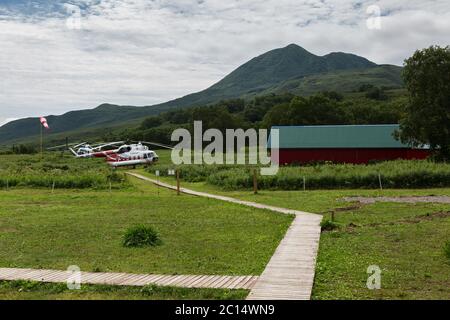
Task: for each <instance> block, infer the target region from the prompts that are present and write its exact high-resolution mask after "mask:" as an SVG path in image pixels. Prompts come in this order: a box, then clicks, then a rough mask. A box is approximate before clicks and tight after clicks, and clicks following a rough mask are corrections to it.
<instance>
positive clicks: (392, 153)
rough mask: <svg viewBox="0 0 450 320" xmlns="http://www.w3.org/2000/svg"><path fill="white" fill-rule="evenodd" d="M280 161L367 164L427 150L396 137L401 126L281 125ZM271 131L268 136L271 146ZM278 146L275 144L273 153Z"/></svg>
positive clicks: (425, 153)
mask: <svg viewBox="0 0 450 320" xmlns="http://www.w3.org/2000/svg"><path fill="white" fill-rule="evenodd" d="M272 129H278V130H279V136H280V143H279V157H280V161H279V163H280V164H281V165H285V164H290V163H308V162H319V161H330V162H335V163H355V164H358V163H368V162H370V161H372V160H378V161H381V160H394V159H425V158H427V157H428V156H429V155H430V151H429V150H428V149H414V148H411V147H410V146H408V145H405V144H403V143H401V142H400V141H398V140H396V139H395V138H394V136H393V134H394V132H395V131H396V130H397V129H399V125H397V124H393V125H385V124H383V125H330V126H280V127H278V126H277V127H272ZM271 140H272V133H271V137H270V138H269V145H271ZM276 151H277V149H276V148H275V146H273V149H272V155H275V154H276V153H275V152H276Z"/></svg>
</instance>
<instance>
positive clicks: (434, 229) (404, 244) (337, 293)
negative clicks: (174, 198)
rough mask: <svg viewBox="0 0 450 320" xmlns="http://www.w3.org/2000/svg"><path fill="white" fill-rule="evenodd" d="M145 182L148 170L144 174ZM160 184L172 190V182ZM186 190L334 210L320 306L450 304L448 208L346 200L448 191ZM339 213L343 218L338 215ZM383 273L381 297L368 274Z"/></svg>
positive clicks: (321, 263) (320, 267)
mask: <svg viewBox="0 0 450 320" xmlns="http://www.w3.org/2000/svg"><path fill="white" fill-rule="evenodd" d="M138 171H139V172H140V173H141V174H147V175H149V176H151V175H150V174H149V173H146V172H145V171H144V170H138ZM160 179H161V180H163V181H165V182H168V183H174V179H173V177H161V178H160ZM181 185H182V187H185V188H191V189H194V190H198V191H205V192H211V193H216V194H224V195H228V196H232V197H235V198H238V199H242V200H248V201H255V202H260V203H264V204H269V205H274V206H280V207H287V208H291V209H297V210H304V211H308V212H313V213H320V214H323V215H324V220H327V219H330V211H332V210H335V211H336V213H335V219H336V223H337V225H338V229H336V230H334V231H332V232H323V233H322V235H321V240H320V249H319V255H318V264H317V270H316V278H315V284H314V290H313V298H314V299H318V300H319V299H448V297H450V260H449V259H448V258H446V256H445V253H444V246H445V243H446V241H448V240H450V205H448V204H432V203H420V204H407V203H376V204H370V205H365V206H359V205H356V204H355V203H348V202H344V201H343V200H342V198H343V197H347V196H370V197H376V196H394V197H395V196H428V195H447V196H450V189H448V188H442V189H416V190H407V189H401V190H395V189H389V190H320V191H319V190H314V191H267V190H263V191H259V193H258V194H257V195H254V194H253V193H252V192H250V191H226V190H224V189H222V188H219V187H217V186H211V185H209V184H207V183H205V182H197V183H189V182H184V181H183V182H182V184H181ZM336 209H337V210H336ZM371 265H378V266H379V267H380V268H381V270H382V289H381V290H368V289H367V287H366V281H367V278H368V276H369V275H368V274H367V268H368V267H369V266H371Z"/></svg>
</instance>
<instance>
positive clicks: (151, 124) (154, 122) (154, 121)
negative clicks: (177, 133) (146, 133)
mask: <svg viewBox="0 0 450 320" xmlns="http://www.w3.org/2000/svg"><path fill="white" fill-rule="evenodd" d="M161 124H162V119H161V117H149V118H146V119H145V120H144V121H143V122H142V125H141V128H142V129H144V130H145V129H149V128H155V127H158V126H160V125H161Z"/></svg>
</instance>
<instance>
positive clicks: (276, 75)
mask: <svg viewBox="0 0 450 320" xmlns="http://www.w3.org/2000/svg"><path fill="white" fill-rule="evenodd" d="M400 73H401V68H400V67H396V66H387V65H384V66H379V65H377V64H375V63H373V62H371V61H369V60H367V59H365V58H362V57H359V56H356V55H353V54H348V53H342V52H335V53H330V54H328V55H325V56H316V55H314V54H312V53H310V52H308V51H307V50H305V49H303V48H301V47H299V46H297V45H294V44H291V45H289V46H287V47H285V48H280V49H275V50H272V51H269V52H267V53H265V54H263V55H261V56H258V57H256V58H254V59H252V60H250V61H249V62H247V63H245V64H244V65H242V66H240V67H239V68H237V69H236V70H235V71H233V72H232V73H230V74H229V75H228V76H226V77H225V78H224V79H222V80H221V81H219V82H218V83H216V84H214V85H213V86H211V87H210V88H208V89H206V90H204V91H201V92H198V93H194V94H190V95H187V96H185V97H182V98H179V99H175V100H172V101H169V102H166V103H163V104H159V105H154V106H146V107H133V106H117V105H111V104H103V105H100V106H99V107H97V108H95V109H91V110H81V111H71V112H68V113H66V114H63V115H60V116H48V117H47V120H48V122H49V124H50V126H51V135H52V136H55V137H59V138H60V137H62V136H70V137H71V138H74V137H77V138H78V137H80V138H81V137H85V138H86V139H88V138H90V136H98V135H99V134H101V132H102V131H103V132H104V131H105V130H110V129H114V128H116V127H118V126H125V125H134V124H136V123H138V122H139V121H141V120H142V118H144V117H147V116H149V115H155V114H159V113H161V112H164V111H168V110H171V109H174V108H184V107H190V106H195V105H206V104H210V103H214V102H218V101H220V100H222V99H229V98H239V97H241V98H250V97H253V96H256V95H261V94H266V93H282V92H292V93H295V94H298V95H310V94H313V93H315V92H319V91H324V90H334V91H338V92H350V91H353V90H356V89H357V88H358V87H359V86H360V85H361V84H373V85H375V86H387V87H401V86H403V83H402V80H401V77H400ZM39 128H40V127H39V121H38V120H37V119H36V118H26V119H20V120H16V121H13V122H10V123H7V124H6V125H4V126H2V127H0V144H11V143H15V142H20V141H24V140H28V139H31V138H33V137H36V136H37V135H38V134H39V130H40V129H39Z"/></svg>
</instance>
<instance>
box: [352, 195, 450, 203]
mask: <svg viewBox="0 0 450 320" xmlns="http://www.w3.org/2000/svg"><path fill="white" fill-rule="evenodd" d="M344 201H347V202H359V203H363V204H372V203H375V202H400V203H420V202H422V203H448V204H450V197H448V196H423V197H408V196H405V197H345V198H344Z"/></svg>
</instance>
